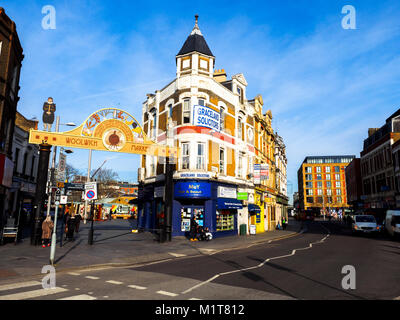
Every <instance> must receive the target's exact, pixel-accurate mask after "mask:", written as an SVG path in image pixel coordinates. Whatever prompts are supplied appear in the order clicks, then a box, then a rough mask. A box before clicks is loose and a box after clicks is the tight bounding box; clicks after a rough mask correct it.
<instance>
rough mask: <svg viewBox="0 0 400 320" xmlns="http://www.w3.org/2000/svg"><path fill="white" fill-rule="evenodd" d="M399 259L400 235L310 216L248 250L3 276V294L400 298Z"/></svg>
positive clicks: (37, 296)
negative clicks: (295, 230) (46, 284)
mask: <svg viewBox="0 0 400 320" xmlns="http://www.w3.org/2000/svg"><path fill="white" fill-rule="evenodd" d="M346 265H351V266H354V268H355V285H356V288H355V289H347V290H346V289H343V288H342V279H343V278H344V277H345V276H346V274H342V268H343V267H344V266H346ZM399 265H400V242H398V241H392V240H390V239H387V238H384V237H367V236H352V235H351V234H350V231H349V230H348V229H347V228H345V227H344V226H343V225H341V224H337V223H328V222H310V223H307V224H306V232H304V233H302V234H299V235H297V236H294V237H290V238H287V239H283V240H279V241H273V242H270V243H264V244H258V245H254V246H251V247H249V248H246V249H240V250H232V251H224V252H219V253H216V254H210V255H207V254H204V255H202V256H200V257H185V256H182V257H178V258H176V259H171V260H169V261H165V262H159V263H153V264H148V265H142V266H134V267H124V268H108V269H101V270H82V271H77V272H73V273H58V274H57V278H56V287H57V289H54V290H50V291H49V290H44V289H41V279H39V278H35V279H24V281H25V282H20V283H8V284H3V283H0V299H1V300H2V299H37V300H47V299H50V300H53V299H63V298H68V299H82V300H85V299H88V300H89V299H98V300H102V299H104V300H109V299H117V300H129V299H132V300H136V299H146V300H175V299H178V300H188V299H206V300H220V299H224V300H267V299H306V300H308V299H312V300H314V299H322V300H325V299H329V300H331V299H361V300H363V299H389V300H392V299H396V298H397V299H399V297H400V286H399V284H400V268H399ZM31 281H34V282H31ZM6 285H7V286H6Z"/></svg>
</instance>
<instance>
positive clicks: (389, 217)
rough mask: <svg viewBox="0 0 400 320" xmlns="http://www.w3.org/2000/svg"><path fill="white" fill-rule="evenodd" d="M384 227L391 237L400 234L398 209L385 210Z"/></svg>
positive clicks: (399, 212) (399, 213)
mask: <svg viewBox="0 0 400 320" xmlns="http://www.w3.org/2000/svg"><path fill="white" fill-rule="evenodd" d="M385 229H386V231H387V232H388V234H389V235H390V236H392V237H394V236H400V210H388V211H387V212H386V219H385Z"/></svg>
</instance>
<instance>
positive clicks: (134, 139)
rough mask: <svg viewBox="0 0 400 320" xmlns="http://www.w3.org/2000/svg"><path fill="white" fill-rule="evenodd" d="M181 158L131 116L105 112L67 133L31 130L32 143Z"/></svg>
mask: <svg viewBox="0 0 400 320" xmlns="http://www.w3.org/2000/svg"><path fill="white" fill-rule="evenodd" d="M44 142H45V143H48V144H51V145H56V146H63V147H70V148H81V149H92V150H100V151H114V152H125V153H136V154H148V155H154V156H161V157H166V156H169V157H177V156H178V148H176V147H168V146H166V145H159V144H157V143H155V142H154V141H152V140H150V139H149V138H148V137H147V136H146V134H145V132H144V131H143V129H142V127H141V126H140V124H139V122H138V121H137V120H136V119H135V118H134V117H133V116H132V115H130V114H129V113H128V112H126V111H124V110H120V109H116V108H104V109H100V110H98V111H96V112H94V113H92V114H91V115H90V116H89V117H88V118H87V119H86V120H85V121H84V122H83V123H82V124H81V125H80V126H79V127H77V128H76V129H73V130H71V131H67V132H47V131H39V130H31V131H30V134H29V143H34V144H42V143H44Z"/></svg>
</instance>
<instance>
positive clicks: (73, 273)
mask: <svg viewBox="0 0 400 320" xmlns="http://www.w3.org/2000/svg"><path fill="white" fill-rule="evenodd" d="M68 274H69V275H70V276H80V275H81V274H80V273H76V272H68Z"/></svg>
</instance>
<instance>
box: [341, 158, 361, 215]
mask: <svg viewBox="0 0 400 320" xmlns="http://www.w3.org/2000/svg"><path fill="white" fill-rule="evenodd" d="M345 175H346V190H347V203H348V204H349V205H351V206H352V207H353V208H354V209H359V208H362V207H363V201H362V179H361V166H360V158H354V159H353V161H351V162H350V163H349V165H348V166H347V167H346V169H345Z"/></svg>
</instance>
